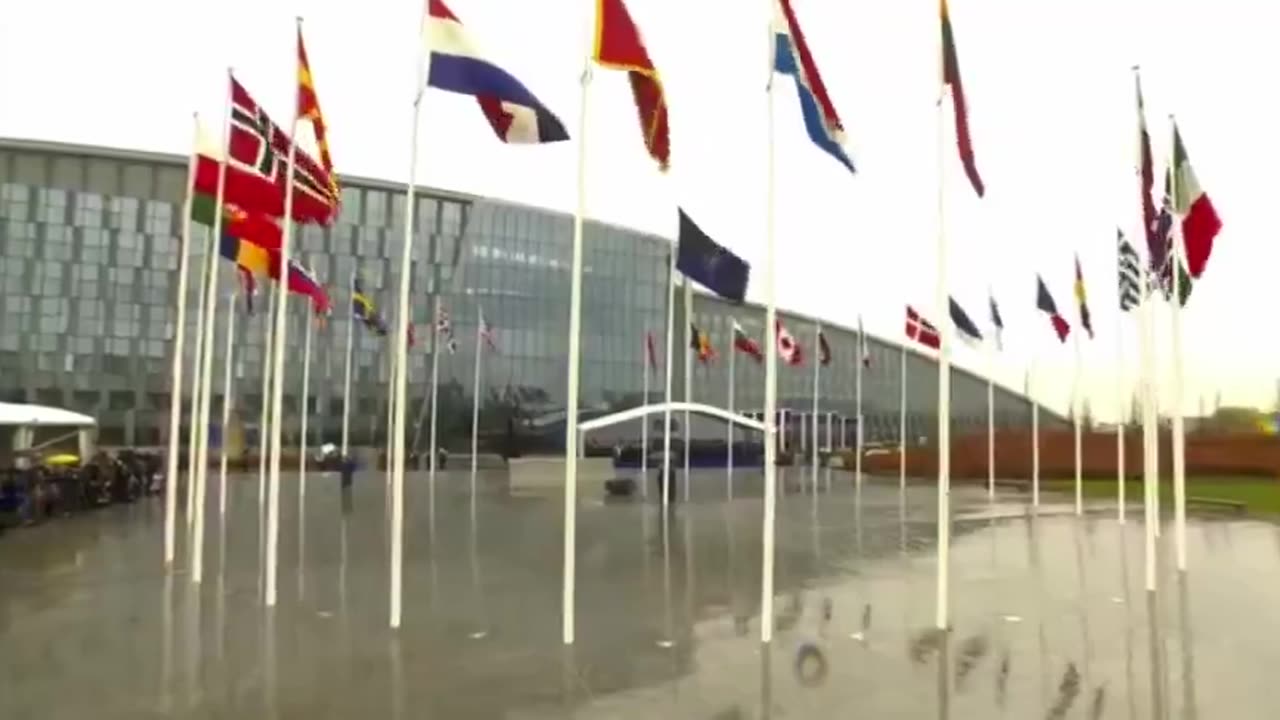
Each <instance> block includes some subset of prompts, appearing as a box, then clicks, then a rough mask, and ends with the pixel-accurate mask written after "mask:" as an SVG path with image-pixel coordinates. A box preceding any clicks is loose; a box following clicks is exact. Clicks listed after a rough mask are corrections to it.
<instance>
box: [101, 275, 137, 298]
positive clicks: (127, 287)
mask: <svg viewBox="0 0 1280 720" xmlns="http://www.w3.org/2000/svg"><path fill="white" fill-rule="evenodd" d="M107 282H108V283H109V284H110V288H109V291H108V293H107V295H108V297H110V298H111V299H113V300H132V299H133V282H134V269H133V268H126V267H113V268H107Z"/></svg>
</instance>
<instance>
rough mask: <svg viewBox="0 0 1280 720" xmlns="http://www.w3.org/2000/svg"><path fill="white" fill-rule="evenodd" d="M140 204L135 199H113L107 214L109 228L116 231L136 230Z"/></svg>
mask: <svg viewBox="0 0 1280 720" xmlns="http://www.w3.org/2000/svg"><path fill="white" fill-rule="evenodd" d="M140 207H141V204H140V203H139V202H138V200H137V198H131V197H113V198H111V205H110V208H109V212H108V216H107V218H108V221H109V224H110V226H111V227H112V228H113V229H116V230H137V229H138V215H139V212H138V210H139V208H140Z"/></svg>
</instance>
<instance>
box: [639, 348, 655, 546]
mask: <svg viewBox="0 0 1280 720" xmlns="http://www.w3.org/2000/svg"><path fill="white" fill-rule="evenodd" d="M652 338H653V336H652V335H650V334H649V331H648V330H645V332H644V357H643V358H642V359H641V364H642V366H643V377H642V379H641V381H640V384H641V387H642V388H643V390H642V394H643V399H642V400H641V401H640V406H641V407H644V406H647V405H648V404H649V371H650V370H651V368H650V367H649V359H650V358H652V357H653V350H652ZM640 497H642V498H644V499H645V500H648V499H649V416H648V415H643V416H641V417H640ZM645 517H648V516H647V515H646V516H645ZM647 536H648V534H647V533H646V537H647ZM645 557H646V558H648V557H649V556H648V555H645Z"/></svg>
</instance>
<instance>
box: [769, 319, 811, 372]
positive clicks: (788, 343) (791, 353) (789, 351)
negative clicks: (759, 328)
mask: <svg viewBox="0 0 1280 720" xmlns="http://www.w3.org/2000/svg"><path fill="white" fill-rule="evenodd" d="M774 329H775V330H776V331H777V334H778V355H780V356H782V360H783V362H785V363H786V364H788V365H799V364H801V363H802V362H803V361H804V357H803V354H802V353H801V350H800V343H798V342H796V339H795V338H794V337H791V333H789V332H787V329H786V328H785V327H783V326H782V321H781V320H778V321H776V322H775V323H774Z"/></svg>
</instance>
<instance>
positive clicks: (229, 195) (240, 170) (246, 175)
mask: <svg viewBox="0 0 1280 720" xmlns="http://www.w3.org/2000/svg"><path fill="white" fill-rule="evenodd" d="M292 145H293V141H292V140H291V139H290V138H289V136H288V134H287V133H285V131H284V130H282V129H281V128H280V127H279V126H277V125H276V124H275V123H274V122H272V120H271V118H270V117H269V116H268V115H267V113H266V111H264V110H263V109H262V108H261V107H260V106H259V105H258V103H257V101H255V100H254V99H253V96H251V95H250V94H249V92H248V91H247V90H245V89H244V86H242V85H241V84H240V83H239V82H237V81H236V80H235V79H234V78H232V79H231V127H230V136H229V138H228V144H227V147H226V148H225V152H224V149H223V148H221V147H217V146H215V148H211V149H210V150H212V152H206V151H203V150H202V151H200V152H198V155H197V158H196V176H195V191H196V193H198V194H203V195H217V191H218V174H219V166H220V161H221V159H222V157H224V156H225V157H226V182H225V184H224V187H223V200H224V202H226V203H228V204H232V205H235V206H238V207H240V208H243V209H244V210H246V211H251V212H258V213H264V214H266V215H269V216H271V217H281V216H283V215H284V205H285V202H284V199H285V198H284V193H285V182H286V176H287V175H288V163H289V149H290V147H291V146H292ZM334 187H335V184H334V182H333V180H332V178H330V177H329V174H328V173H327V172H325V171H324V168H322V167H321V166H320V164H319V163H318V162H316V161H315V160H314V159H312V157H311V156H310V155H308V154H307V153H306V152H304V151H303V150H302V149H298V150H296V151H295V152H294V178H293V188H292V190H293V219H294V220H296V221H298V222H303V223H319V224H321V225H329V224H331V223H332V222H333V220H334V219H335V217H336V216H337V210H338V198H337V196H336V195H335V194H334V189H333V188H334Z"/></svg>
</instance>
